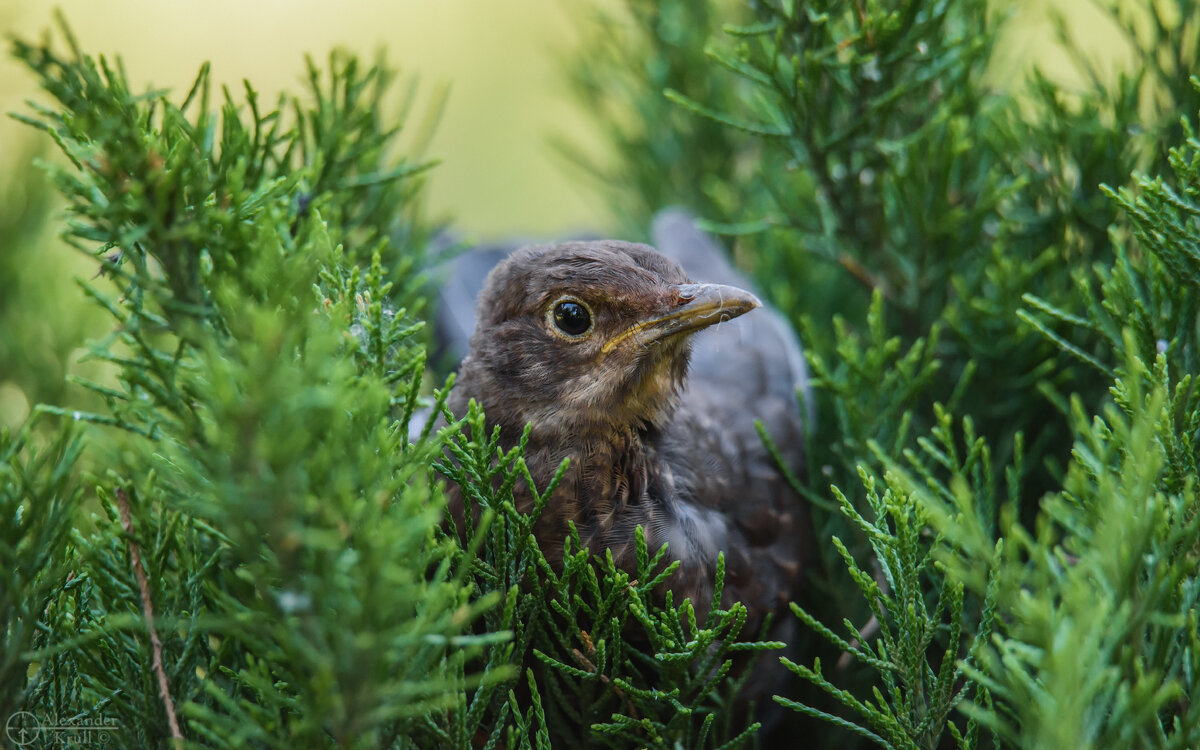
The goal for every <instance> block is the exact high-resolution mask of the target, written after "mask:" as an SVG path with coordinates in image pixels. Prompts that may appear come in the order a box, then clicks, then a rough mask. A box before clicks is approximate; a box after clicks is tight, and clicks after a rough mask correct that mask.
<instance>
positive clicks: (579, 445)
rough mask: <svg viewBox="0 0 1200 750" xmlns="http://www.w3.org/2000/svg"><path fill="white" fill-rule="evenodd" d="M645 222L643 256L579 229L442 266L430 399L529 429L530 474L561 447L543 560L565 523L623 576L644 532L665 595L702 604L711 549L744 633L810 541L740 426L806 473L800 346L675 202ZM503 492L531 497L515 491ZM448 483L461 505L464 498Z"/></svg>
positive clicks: (512, 440)
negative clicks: (440, 396) (450, 364)
mask: <svg viewBox="0 0 1200 750" xmlns="http://www.w3.org/2000/svg"><path fill="white" fill-rule="evenodd" d="M651 234H652V241H653V242H655V244H656V245H658V247H657V249H656V248H655V247H652V246H649V245H644V244H638V243H632V242H625V241H618V240H586V241H584V240H578V241H568V242H561V243H556V244H533V245H525V246H523V247H520V248H519V249H515V250H514V249H513V247H511V246H507V247H504V246H502V247H491V248H482V249H480V250H479V251H478V252H476V253H474V254H472V253H467V254H466V255H464V256H461V257H460V258H459V259H458V260H456V261H455V267H454V268H453V269H452V271H451V276H452V279H451V280H450V282H449V283H447V284H446V285H445V286H444V287H443V288H444V289H445V290H446V291H445V292H444V293H443V294H442V296H441V299H440V300H439V303H438V307H439V313H438V315H437V320H436V323H435V328H436V330H437V331H438V338H439V340H440V344H441V348H442V349H443V350H446V351H448V352H450V356H451V357H453V356H455V355H456V354H457V353H458V352H462V351H463V350H465V356H464V357H463V358H462V360H461V363H460V365H459V367H458V374H457V380H456V382H455V385H454V387H453V389H452V392H451V394H450V397H449V400H448V403H447V405H448V407H449V409H450V411H451V412H453V413H454V414H456V415H462V414H464V413H465V412H466V410H467V408H468V404H469V402H470V401H472V400H474V401H476V402H478V404H479V405H481V406H482V407H483V411H484V414H485V415H486V420H487V424H488V429H489V432H490V431H491V430H492V429H493V428H496V427H498V428H499V430H500V438H501V443H502V445H504V446H505V447H509V446H512V445H515V444H516V443H517V442H518V441H520V440H521V438H522V434H523V432H524V430H525V429H526V425H529V437H528V442H527V444H526V446H525V449H524V460H525V463H526V465H527V467H528V469H529V472H530V475H531V477H532V479H533V481H534V484H535V486H536V487H539V488H543V487H545V486H546V485H547V484H549V482H550V480H551V478H552V477H553V475H554V474H555V471H556V470H557V469H558V467H559V465H560V463H561V462H562V459H563V458H564V457H565V458H569V459H570V460H569V464H568V468H567V470H566V473H565V475H564V476H563V477H562V480H561V481H560V483H559V484H558V486H557V488H556V490H555V492H554V494H553V495H552V496H551V498H550V499H549V502H548V503H547V506H546V508H545V510H544V511H543V513H542V515H541V517H540V518H539V519H538V520H537V522H536V525H535V527H534V534H535V537H536V538H537V540H538V543H539V545H540V547H541V549H542V551H543V553H544V554H545V555H546V557H547V559H548V560H549V561H550V562H551V563H552V564H555V565H557V564H561V560H562V556H563V550H564V544H565V543H566V540H567V538H568V536H569V533H570V531H569V529H570V524H572V523H573V524H574V526H575V527H576V529H577V530H578V534H579V537H580V540H581V541H582V542H583V543H584V544H585V545H586V546H587V547H588V549H589V550H591V551H592V552H593V553H596V554H603V553H604V550H608V551H609V552H611V554H612V555H613V559H614V562H616V564H617V565H618V566H621V567H622V568H625V569H627V570H630V571H633V570H635V569H636V546H635V528H636V527H638V526H641V527H642V529H643V532H644V534H645V539H646V542H647V544H648V546H649V547H650V549H651V550H652V551H653V550H656V549H658V548H659V547H660V546H661V545H663V544H665V545H667V554H668V557H669V558H670V559H671V560H677V561H679V563H680V565H679V567H678V568H677V570H676V571H675V573H674V574H673V575H672V576H671V578H669V579H668V580H667V582H666V584H665V585H666V586H667V587H668V588H669V590H671V591H672V592H674V597H675V601H676V602H677V603H678V602H681V601H682V600H683V599H684V598H690V599H691V601H692V603H693V605H694V606H695V607H696V609H697V612H698V614H700V616H702V617H703V615H704V613H706V612H707V610H708V608H709V607H710V606H711V604H712V600H713V597H714V575H715V572H716V566H717V560H718V555H719V554H722V553H723V554H724V557H725V581H724V591H723V596H722V606H723V607H725V608H727V607H728V606H729V605H730V604H731V603H732V602H733V601H739V602H741V603H742V604H743V605H745V607H746V608H747V612H748V617H747V622H746V626H745V631H744V632H748V633H754V632H755V628H758V627H759V626H761V624H762V623H763V622H764V619H765V618H766V617H767V616H768V615H769V614H771V613H775V614H776V615H779V614H781V613H782V612H783V611H784V610H785V608H786V607H787V605H788V602H789V601H791V600H792V599H794V598H795V596H796V594H797V591H798V588H799V586H800V585H801V582H802V578H803V568H804V561H805V559H806V557H807V554H808V549H809V546H810V539H809V536H810V526H811V520H810V517H809V514H808V508H807V506H806V504H805V503H804V502H803V500H802V498H801V497H800V496H799V495H798V494H797V492H796V491H795V490H794V489H793V487H792V486H791V485H790V484H789V483H788V481H787V480H786V478H785V476H784V472H783V471H782V470H781V467H780V466H779V465H778V464H777V461H776V458H775V457H773V456H771V454H770V453H769V452H768V450H767V449H766V447H765V445H764V443H763V441H762V439H761V438H760V436H759V434H758V431H757V430H756V427H755V421H756V420H759V421H761V424H762V427H763V428H764V429H765V431H766V432H767V433H768V434H769V435H770V436H771V437H772V439H773V442H774V443H775V444H776V445H777V446H778V458H779V459H780V460H782V462H783V463H784V464H785V465H786V468H787V469H788V470H789V471H791V472H792V473H794V474H795V475H798V476H799V475H803V473H804V469H805V455H804V444H805V434H806V433H805V421H806V414H805V413H807V414H811V413H812V404H811V391H810V388H809V382H808V373H807V370H806V368H805V364H804V359H803V354H802V349H801V346H800V343H799V341H798V339H797V337H796V335H795V333H794V332H793V331H792V329H791V327H790V326H789V325H788V324H787V322H786V320H785V319H784V318H783V316H782V315H780V314H779V312H778V311H776V310H774V309H772V308H770V307H766V306H764V305H763V303H762V301H761V300H760V298H759V297H758V295H756V294H755V293H754V292H753V291H751V289H750V287H751V285H750V284H749V282H748V281H747V280H746V279H745V277H743V276H742V275H741V274H740V273H739V272H738V271H736V270H735V269H734V268H733V266H732V265H731V264H730V262H729V261H728V260H727V259H726V257H725V255H724V253H723V251H722V250H721V248H720V247H719V246H718V245H717V244H716V242H715V241H714V240H713V239H712V238H711V237H710V236H708V235H707V234H705V233H704V232H703V231H701V229H700V228H699V227H698V226H697V224H696V222H695V220H694V218H693V217H692V216H691V215H690V214H689V213H687V212H686V211H683V210H681V209H673V210H667V211H664V212H662V213H660V214H659V215H658V216H657V217H656V219H655V221H654V224H653V227H652V232H651ZM478 287H481V288H478ZM477 288H478V291H477V292H476V289H477ZM476 293H477V297H478V299H477V303H476V305H475V306H474V310H475V315H474V317H473V318H472V317H471V316H469V315H467V314H464V313H463V310H464V308H466V306H467V301H468V298H469V297H470V295H472V294H476ZM743 316H744V317H743ZM798 395H799V398H797V396H798ZM516 492H517V494H518V497H517V498H516V499H517V506H518V508H520V509H522V510H525V509H528V508H529V507H530V506H531V504H532V496H531V494H530V493H529V490H528V488H523V487H522V486H521V483H518V487H517V488H516ZM449 495H450V503H451V506H452V511H453V512H455V513H457V514H459V517H461V513H462V512H463V509H462V498H461V494H460V493H457V492H454V491H453V488H451V491H450V492H449ZM455 506H457V507H455ZM786 619H787V620H792V619H794V618H791V617H787V618H786Z"/></svg>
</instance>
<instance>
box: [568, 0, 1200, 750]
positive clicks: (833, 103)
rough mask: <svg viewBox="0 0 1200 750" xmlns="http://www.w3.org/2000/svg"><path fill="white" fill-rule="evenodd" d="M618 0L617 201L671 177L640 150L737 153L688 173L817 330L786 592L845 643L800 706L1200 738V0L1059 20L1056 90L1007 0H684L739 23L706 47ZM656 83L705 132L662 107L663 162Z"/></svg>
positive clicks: (1017, 743) (714, 220) (826, 654)
mask: <svg viewBox="0 0 1200 750" xmlns="http://www.w3.org/2000/svg"><path fill="white" fill-rule="evenodd" d="M628 5H629V7H630V13H629V16H628V17H629V19H630V22H629V23H628V24H627V25H626V27H625V29H624V32H623V36H622V37H621V39H620V40H613V39H611V38H602V37H599V36H598V38H597V40H596V41H595V42H593V45H594V46H595V50H594V51H588V52H585V53H584V55H583V57H584V58H585V59H587V60H589V61H597V60H598V61H600V63H601V64H602V65H611V66H616V67H618V70H616V71H615V72H609V71H605V70H604V69H603V68H602V67H598V66H595V65H593V66H592V67H591V70H590V76H591V77H592V78H594V79H595V80H605V79H609V78H616V77H621V78H620V80H625V81H630V80H633V81H636V80H642V81H643V82H644V83H643V85H642V86H641V87H640V88H638V87H636V86H635V87H634V91H635V92H636V93H635V94H630V93H629V92H628V91H623V93H622V96H623V98H624V99H625V101H626V102H627V103H626V104H625V105H624V108H623V109H621V110H620V111H619V112H618V113H617V114H616V115H614V116H612V117H611V121H610V122H609V123H608V127H609V128H610V129H611V131H612V132H613V134H614V135H613V141H614V143H615V144H617V147H618V149H619V159H618V161H619V166H618V167H616V168H610V169H609V170H608V171H607V172H606V173H604V174H601V177H602V178H603V177H605V176H607V175H614V176H617V177H618V179H617V180H615V181H613V182H611V183H610V188H611V190H612V192H613V194H614V198H613V204H614V207H615V209H616V211H617V212H618V215H622V216H623V215H625V214H626V213H627V212H628V209H627V208H626V207H627V206H628V205H630V204H634V205H637V204H638V202H639V201H638V198H637V197H636V196H631V195H629V193H630V192H631V191H638V194H639V195H640V196H641V202H642V203H645V204H647V205H651V206H653V205H654V201H658V200H660V199H661V194H660V193H658V192H655V191H652V190H646V189H644V188H643V187H642V186H643V183H644V182H646V181H648V180H651V178H652V175H654V174H660V173H661V174H663V175H664V178H663V180H662V181H661V183H660V187H659V188H658V189H662V186H671V185H673V184H674V183H673V178H672V177H671V175H673V174H675V170H678V169H679V168H680V167H679V164H680V163H682V164H686V165H696V164H706V163H709V162H707V161H706V160H710V159H712V158H713V156H712V155H713V154H724V155H731V156H733V157H734V158H735V159H736V160H737V162H738V165H739V166H738V168H735V169H727V170H724V171H717V172H716V174H719V175H720V178H721V180H720V181H721V188H720V189H717V190H705V191H704V192H703V194H702V195H701V196H699V197H697V196H695V194H694V192H693V193H689V192H688V191H687V190H682V189H679V188H678V187H673V188H672V192H671V193H669V195H670V196H671V198H672V199H673V200H678V201H683V202H685V203H686V204H687V205H688V206H690V207H691V208H692V209H693V210H696V211H697V212H699V213H700V214H701V215H702V216H703V217H706V218H707V219H709V226H710V228H711V229H713V230H714V231H717V232H719V233H723V234H725V235H726V236H728V237H729V238H730V241H731V242H732V243H733V245H734V248H735V258H736V259H738V260H739V261H741V262H742V263H743V264H744V265H745V266H746V267H747V268H748V269H749V270H751V271H753V272H754V273H755V274H756V276H757V278H758V279H759V281H760V282H761V284H762V286H763V288H764V291H765V292H767V295H768V296H769V297H771V298H772V299H773V301H774V302H775V303H776V304H777V305H779V306H780V307H781V308H783V309H784V310H785V312H787V313H789V314H791V315H792V316H793V319H794V320H797V321H799V322H800V325H801V330H802V334H803V336H802V337H803V339H804V341H805V344H806V346H807V347H808V358H809V363H810V365H811V367H812V370H813V374H814V381H815V385H816V387H817V396H818V405H819V410H820V419H819V420H818V422H817V424H818V432H817V433H816V434H815V435H814V436H813V439H812V440H811V441H810V446H809V447H810V455H811V457H812V466H811V470H810V472H809V477H808V483H807V485H806V486H803V487H801V488H800V490H801V491H802V492H804V493H805V494H806V496H807V497H808V498H809V499H810V500H811V501H812V503H813V505H814V508H815V509H816V511H817V512H816V514H815V522H816V525H817V535H816V540H817V541H816V550H815V551H814V556H815V558H816V559H815V565H814V568H813V570H812V572H811V574H810V577H809V595H808V596H807V597H805V598H804V600H802V601H801V602H797V603H796V613H797V614H798V615H799V617H800V618H801V620H802V621H803V623H804V624H805V625H806V626H807V627H806V630H807V631H808V632H810V633H812V634H813V635H814V636H816V637H817V638H818V640H819V641H820V642H824V644H825V645H824V646H822V645H821V643H820V642H818V643H815V644H813V645H810V646H809V647H808V651H809V654H810V655H809V657H808V658H807V659H806V660H801V661H794V660H793V661H791V662H789V666H790V668H791V669H793V671H794V672H795V673H796V674H797V675H798V676H799V677H801V678H802V679H803V680H804V681H806V682H808V683H810V684H811V685H812V688H813V689H812V690H810V691H808V692H805V691H800V692H799V693H798V697H799V699H797V698H795V697H792V696H787V697H784V696H781V697H780V698H779V700H780V701H782V702H784V703H785V704H786V705H788V706H790V707H792V708H794V709H796V711H797V712H798V713H799V714H801V715H804V716H809V717H817V718H820V719H822V720H823V721H824V722H825V723H826V724H827V728H825V729H821V728H816V727H812V725H811V724H808V723H800V724H798V725H797V726H798V727H803V728H804V730H805V731H807V732H809V733H810V736H812V737H813V738H814V740H813V742H814V744H816V745H818V746H823V745H826V744H836V745H837V746H839V747H840V746H855V743H858V744H862V745H877V746H882V747H927V748H934V747H945V746H951V745H952V746H956V747H963V748H967V747H994V746H1005V747H1022V748H1025V747H1149V746H1153V747H1187V746H1190V745H1193V744H1195V743H1196V735H1195V732H1196V724H1195V715H1194V708H1193V702H1192V701H1191V700H1190V698H1189V697H1185V696H1191V695H1192V694H1193V684H1192V679H1193V678H1192V674H1193V673H1194V665H1195V661H1194V660H1195V658H1196V656H1195V654H1196V651H1195V643H1196V641H1195V616H1194V613H1193V610H1194V607H1195V598H1194V597H1195V591H1196V587H1197V586H1198V585H1200V582H1198V575H1197V565H1198V562H1200V561H1198V558H1197V553H1198V551H1197V545H1196V534H1195V523H1196V522H1195V517H1196V514H1197V511H1198V508H1197V506H1196V503H1195V500H1194V490H1193V484H1194V482H1195V476H1196V443H1195V440H1196V437H1195V435H1196V428H1197V427H1198V426H1200V422H1196V421H1195V420H1196V416H1195V413H1194V412H1195V410H1194V399H1195V395H1194V393H1195V388H1194V385H1193V382H1194V380H1193V379H1194V377H1195V373H1196V364H1197V363H1196V362H1195V361H1194V360H1193V359H1192V349H1191V344H1190V342H1191V340H1192V338H1193V337H1194V336H1195V331H1196V329H1197V309H1196V307H1195V304H1196V303H1195V298H1196V295H1195V290H1194V289H1193V283H1194V281H1195V269H1194V265H1195V262H1196V261H1195V259H1196V257H1200V256H1198V254H1197V251H1196V247H1198V246H1197V245H1196V240H1195V237H1196V232H1197V231H1198V230H1197V225H1196V216H1197V213H1196V210H1195V206H1196V195H1195V185H1196V182H1197V172H1196V167H1195V165H1196V164H1197V163H1200V162H1198V161H1197V158H1196V157H1195V146H1194V136H1193V133H1192V131H1191V129H1190V128H1189V127H1188V126H1187V124H1186V120H1185V121H1184V125H1183V126H1180V124H1179V123H1180V119H1179V118H1180V116H1181V115H1184V116H1189V115H1192V114H1194V113H1195V112H1196V110H1197V108H1198V107H1200V96H1198V93H1197V90H1196V89H1195V88H1194V87H1192V86H1189V85H1185V82H1186V78H1187V74H1188V72H1189V71H1190V70H1191V69H1192V68H1193V67H1194V63H1195V60H1196V49H1197V48H1196V38H1195V29H1196V24H1197V21H1198V19H1200V6H1197V5H1196V4H1195V3H1193V2H1190V1H1189V0H1168V1H1165V2H1155V3H1129V2H1120V1H1119V0H1113V1H1112V2H1101V3H1096V4H1095V5H1094V6H1089V8H1088V9H1087V11H1086V12H1087V13H1091V14H1094V16H1095V17H1097V18H1099V22H1100V23H1104V22H1107V21H1111V22H1112V23H1113V25H1114V26H1115V27H1116V28H1117V29H1118V30H1119V33H1120V34H1121V35H1122V38H1121V43H1122V44H1125V45H1127V46H1128V48H1129V51H1130V52H1131V53H1132V58H1133V62H1132V64H1131V65H1130V66H1129V67H1128V68H1124V69H1118V71H1117V72H1116V73H1115V74H1108V73H1106V72H1105V71H1106V70H1107V69H1108V68H1109V67H1111V66H1109V65H1107V64H1106V63H1105V62H1104V61H1101V60H1097V59H1095V58H1094V57H1092V56H1091V55H1090V54H1089V53H1087V52H1085V51H1084V49H1083V47H1081V46H1080V44H1079V43H1078V40H1079V39H1081V38H1082V37H1081V35H1080V34H1078V32H1076V31H1075V29H1076V28H1077V27H1078V24H1077V23H1076V22H1078V21H1080V20H1082V19H1081V18H1080V17H1072V18H1070V19H1066V18H1059V19H1058V30H1059V44H1060V46H1061V48H1062V49H1063V50H1064V51H1065V52H1066V53H1067V55H1066V57H1067V59H1068V60H1069V61H1070V63H1069V65H1070V66H1071V67H1072V68H1073V69H1074V70H1073V71H1072V72H1074V73H1076V74H1077V76H1078V78H1079V79H1080V80H1081V81H1082V83H1080V84H1078V85H1074V86H1071V87H1067V86H1064V85H1063V84H1061V83H1058V82H1057V80H1058V79H1057V77H1056V76H1053V75H1051V73H1049V72H1046V71H1041V70H1037V69H1033V70H1030V71H1023V70H1017V71H1013V70H1005V69H1002V68H1001V66H1002V65H1003V64H1004V62H1003V57H1004V56H1003V54H1001V51H1002V46H1003V38H1004V34H1005V32H1006V31H1007V30H1008V29H1007V27H1006V24H1007V22H1008V21H1007V19H1008V18H1009V16H1010V15H1011V11H1013V10H1014V9H1015V8H1016V4H1012V5H1010V4H1007V3H984V2H973V1H972V2H957V3H949V2H944V3H928V2H916V1H902V2H897V3H876V2H859V1H858V0H823V1H818V2H806V3H797V2H791V1H790V0H767V1H765V2H753V3H746V4H745V5H746V6H748V7H744V8H734V7H732V6H733V5H735V4H732V3H730V4H726V3H718V2H708V3H697V4H692V6H693V7H692V10H691V11H690V12H691V13H692V15H693V16H694V17H703V18H705V19H707V20H706V24H705V25H704V26H702V27H693V29H692V31H691V32H690V33H692V34H699V33H700V32H699V31H698V29H699V28H703V29H712V28H713V27H714V26H717V25H721V26H722V28H721V31H720V32H719V33H712V32H708V33H705V34H704V37H705V38H704V40H703V42H702V46H701V45H700V44H695V45H693V46H692V47H690V48H688V49H686V50H681V49H680V48H679V47H678V46H677V45H676V44H675V43H674V41H675V40H676V39H679V38H683V37H681V32H676V31H673V30H672V29H670V28H669V23H670V15H669V14H670V12H671V10H670V8H671V7H672V4H663V6H662V7H663V11H662V12H661V13H660V14H654V13H650V12H647V11H646V10H645V9H644V8H643V6H642V5H641V4H639V3H636V2H630V3H628ZM697 5H703V6H706V10H704V11H701V10H699V9H697V8H695V6H697ZM1082 13H1084V12H1083V11H1081V14H1082ZM714 19H716V20H714ZM1095 23H1096V21H1094V20H1093V23H1092V25H1095ZM610 36H611V35H610ZM609 48H613V49H622V50H623V51H624V52H623V54H624V56H623V57H621V58H617V57H614V56H611V55H607V56H606V54H605V52H604V50H607V49H609ZM698 49H703V51H704V52H705V55H706V57H707V61H706V62H705V63H704V65H705V71H706V72H699V71H691V70H690V68H692V67H694V66H695V65H697V64H698V63H697V61H696V60H697V58H696V57H695V55H696V52H697V50H698ZM631 60H632V61H637V62H636V63H630V62H629V61H631ZM685 67H686V68H688V69H689V71H690V75H689V76H688V77H686V78H685V77H682V76H679V77H676V78H674V79H672V81H671V82H669V83H665V84H664V83H661V82H660V81H659V80H657V79H650V80H647V79H646V78H645V77H644V76H641V75H640V70H642V69H646V70H675V69H682V68H685ZM722 81H723V82H722ZM588 91H589V90H588V89H586V88H585V89H583V92H584V93H585V95H586V94H587V93H588ZM664 102H670V103H674V104H676V105H677V112H676V113H675V114H674V115H672V117H680V116H682V114H681V113H688V114H690V115H691V116H692V117H693V118H694V119H695V120H697V121H707V122H708V123H709V126H708V127H715V128H716V131H715V132H716V134H715V135H711V136H710V135H706V132H707V131H706V130H704V129H702V128H700V127H699V126H696V125H689V128H690V129H689V130H686V131H683V130H677V131H676V130H673V131H672V132H687V133H688V134H689V136H690V137H691V138H692V141H691V143H690V144H689V145H687V146H686V147H684V149H683V150H682V151H681V152H677V153H676V155H675V157H674V158H675V161H672V162H669V163H667V162H660V161H656V160H655V158H654V157H655V154H656V153H658V150H657V149H656V144H658V143H660V142H661V141H662V140H663V139H664V138H666V137H668V136H666V135H663V134H660V133H658V132H655V130H654V128H653V127H648V128H646V129H645V130H644V131H636V130H631V128H630V126H629V124H628V119H629V118H630V117H633V118H634V122H635V123H637V122H639V121H638V120H637V119H636V116H634V115H633V114H632V113H637V112H642V111H651V110H652V108H653V107H665V106H666V105H665V104H664ZM650 103H653V104H650ZM658 121H661V122H667V121H668V118H667V117H666V116H662V117H660V119H659V120H658ZM631 133H632V135H633V136H635V137H631ZM1181 143H1182V144H1183V145H1182V146H1181V147H1179V148H1174V149H1173V148H1171V147H1172V146H1179V144H1181ZM1134 173H1149V174H1151V175H1153V174H1156V173H1157V174H1159V175H1161V176H1160V177H1155V178H1143V177H1137V178H1136V179H1135V180H1134V182H1133V183H1132V184H1130V175H1131V174H1134ZM628 175H635V177H634V178H629V177H628ZM622 178H623V179H622ZM695 184H697V185H699V184H704V183H702V182H701V181H696V183H695ZM1120 185H1130V186H1129V187H1127V188H1118V187H1110V186H1120ZM858 487H862V488H863V489H862V490H858V489H857V488H858ZM839 488H840V489H839ZM833 623H837V624H836V625H834V624H833ZM834 665H836V666H834Z"/></svg>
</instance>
